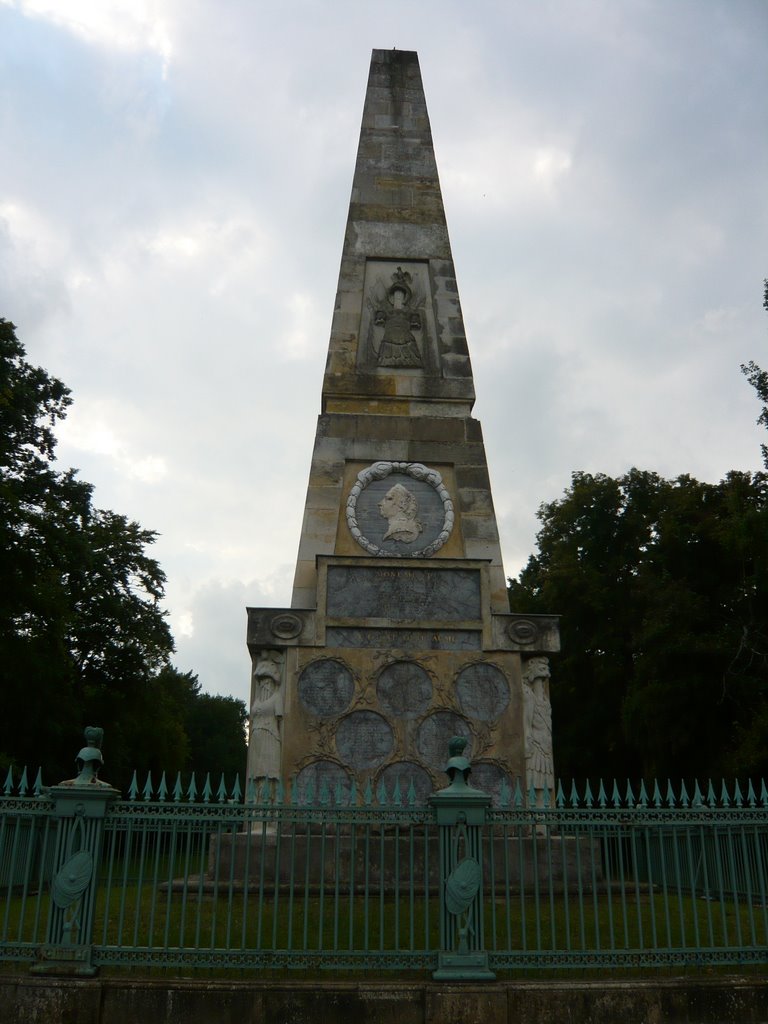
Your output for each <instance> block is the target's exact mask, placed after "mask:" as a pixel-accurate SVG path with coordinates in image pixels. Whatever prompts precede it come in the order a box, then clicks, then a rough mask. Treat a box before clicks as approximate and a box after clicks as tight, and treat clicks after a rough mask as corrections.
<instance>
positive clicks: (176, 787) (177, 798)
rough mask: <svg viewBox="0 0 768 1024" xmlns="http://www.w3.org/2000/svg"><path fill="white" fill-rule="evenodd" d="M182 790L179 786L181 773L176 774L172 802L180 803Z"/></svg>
mask: <svg viewBox="0 0 768 1024" xmlns="http://www.w3.org/2000/svg"><path fill="white" fill-rule="evenodd" d="M183 792H184V790H183V788H182V785H181V772H176V782H175V784H174V787H173V802H174V803H176V804H178V803H180V802H181V797H182V794H183Z"/></svg>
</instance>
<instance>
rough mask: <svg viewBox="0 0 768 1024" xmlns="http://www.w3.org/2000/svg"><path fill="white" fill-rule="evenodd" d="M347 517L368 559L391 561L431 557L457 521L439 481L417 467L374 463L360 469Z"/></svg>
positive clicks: (434, 473)
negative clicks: (393, 559) (372, 556)
mask: <svg viewBox="0 0 768 1024" xmlns="http://www.w3.org/2000/svg"><path fill="white" fill-rule="evenodd" d="M393 476H394V477H395V479H394V480H392V479H391V478H392V477H393ZM346 517H347V526H348V527H349V531H350V533H351V534H352V536H353V537H354V539H355V541H356V542H357V543H358V544H359V545H360V547H362V548H364V549H365V551H367V552H368V554H369V555H381V556H389V557H395V558H428V557H429V556H430V555H433V554H435V552H436V551H439V550H440V548H441V547H442V546H443V545H444V544H445V542H446V541H447V540H448V538H449V536H450V534H451V530H452V529H453V524H454V518H455V517H454V508H453V501H452V500H451V496H450V494H449V493H448V490H447V489H446V487H445V486H444V484H443V478H442V476H441V475H440V473H438V471H437V470H436V469H430V468H429V467H428V466H424V465H422V464H421V463H420V462H374V463H373V464H372V465H370V466H368V467H367V468H366V469H364V470H362V471H361V472H360V473H358V474H357V480H356V481H355V484H354V485H353V487H352V489H351V490H350V492H349V496H348V497H347V503H346Z"/></svg>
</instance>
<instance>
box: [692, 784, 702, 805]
mask: <svg viewBox="0 0 768 1024" xmlns="http://www.w3.org/2000/svg"><path fill="white" fill-rule="evenodd" d="M703 806H704V797H703V795H702V792H701V790H700V789H699V780H698V779H695V780H694V787H693V801H692V803H691V807H703Z"/></svg>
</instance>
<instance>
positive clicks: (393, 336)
mask: <svg viewBox="0 0 768 1024" xmlns="http://www.w3.org/2000/svg"><path fill="white" fill-rule="evenodd" d="M390 280H391V284H389V285H386V284H385V282H384V281H383V280H382V279H381V278H379V279H378V280H377V281H376V283H375V284H374V286H373V288H372V289H371V292H370V293H369V295H368V297H367V303H368V307H369V309H370V311H371V319H370V329H369V337H368V341H369V344H370V346H371V350H372V352H373V355H374V357H375V359H376V363H377V365H378V366H383V367H392V368H405V369H421V368H422V367H423V365H424V360H423V357H422V352H421V349H420V347H419V342H418V341H417V338H420V337H421V336H422V332H423V329H424V324H423V320H422V313H421V309H422V307H423V306H424V300H425V296H424V294H423V293H422V292H421V290H420V288H419V285H418V282H415V281H414V279H413V277H412V275H411V274H410V273H409V272H408V271H407V270H403V269H402V267H398V268H397V270H395V272H394V274H392V275H391V278H390Z"/></svg>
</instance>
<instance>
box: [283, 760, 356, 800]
mask: <svg viewBox="0 0 768 1024" xmlns="http://www.w3.org/2000/svg"><path fill="white" fill-rule="evenodd" d="M351 788H352V784H351V780H350V777H349V772H346V771H345V770H344V769H343V768H342V767H341V765H339V764H336V762H335V761H328V760H323V759H320V760H317V761H312V762H310V763H309V764H307V765H304V767H303V768H302V769H301V771H300V772H299V773H298V775H297V776H296V780H295V782H294V784H293V800H294V803H299V804H308V803H312V804H316V803H320V800H321V796H324V794H325V792H327V799H328V800H329V801H330V802H331V803H336V802H337V799H336V798H337V795H338V794H339V792H340V793H341V797H342V799H341V802H342V803H346V801H347V798H348V797H349V793H350V790H351Z"/></svg>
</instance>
